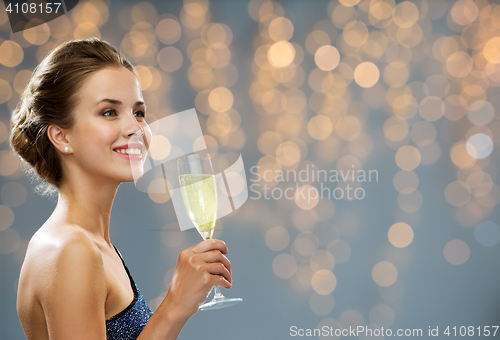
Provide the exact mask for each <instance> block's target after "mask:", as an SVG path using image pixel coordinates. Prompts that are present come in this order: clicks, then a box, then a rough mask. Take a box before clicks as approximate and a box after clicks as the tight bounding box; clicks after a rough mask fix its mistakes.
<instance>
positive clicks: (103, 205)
mask: <svg viewBox="0 0 500 340" xmlns="http://www.w3.org/2000/svg"><path fill="white" fill-rule="evenodd" d="M118 186H119V183H112V184H111V183H102V182H100V183H98V182H96V181H95V180H93V179H91V178H88V177H86V178H85V177H83V178H82V177H80V178H79V179H78V181H71V179H68V181H66V182H65V183H63V184H61V186H60V188H59V199H58V202H57V206H56V209H55V210H54V215H55V216H56V217H57V218H58V219H59V218H60V219H62V220H63V221H64V222H65V223H68V224H74V225H78V226H79V227H81V228H83V229H85V230H86V231H87V232H88V233H89V234H91V235H92V236H93V237H95V238H98V239H102V240H104V241H106V243H108V244H109V245H110V246H111V241H110V239H109V220H110V215H111V208H112V206H113V199H114V197H115V195H116V191H117V189H118Z"/></svg>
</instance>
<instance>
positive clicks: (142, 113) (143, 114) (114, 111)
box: [102, 109, 146, 118]
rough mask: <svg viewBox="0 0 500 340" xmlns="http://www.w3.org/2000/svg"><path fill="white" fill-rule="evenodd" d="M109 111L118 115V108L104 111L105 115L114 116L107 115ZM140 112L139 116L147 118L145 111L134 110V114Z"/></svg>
mask: <svg viewBox="0 0 500 340" xmlns="http://www.w3.org/2000/svg"><path fill="white" fill-rule="evenodd" d="M108 112H112V113H113V114H114V115H115V116H117V113H116V110H115V109H111V110H106V111H104V112H103V114H102V115H103V116H105V117H113V116H110V115H107V113H108ZM137 113H139V117H141V118H145V117H146V113H145V112H144V111H136V112H134V115H135V114H137Z"/></svg>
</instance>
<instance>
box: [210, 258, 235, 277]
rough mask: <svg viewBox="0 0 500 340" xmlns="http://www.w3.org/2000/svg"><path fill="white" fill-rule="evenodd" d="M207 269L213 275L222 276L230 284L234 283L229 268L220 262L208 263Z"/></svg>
mask: <svg viewBox="0 0 500 340" xmlns="http://www.w3.org/2000/svg"><path fill="white" fill-rule="evenodd" d="M205 269H206V271H207V272H208V273H210V274H212V275H221V276H223V277H224V278H225V279H226V280H227V281H228V282H232V281H233V280H232V278H231V273H230V272H229V270H227V268H226V267H225V266H224V265H223V264H222V263H220V262H215V263H207V264H206V265H205Z"/></svg>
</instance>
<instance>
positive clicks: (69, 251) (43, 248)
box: [19, 225, 104, 298]
mask: <svg viewBox="0 0 500 340" xmlns="http://www.w3.org/2000/svg"><path fill="white" fill-rule="evenodd" d="M103 270H104V269H103V262H102V255H101V252H100V251H99V248H98V247H97V246H96V244H95V243H94V242H93V241H92V239H91V238H90V237H89V236H88V235H87V234H86V233H85V232H84V231H83V230H81V228H79V227H78V226H74V225H57V226H55V225H44V226H43V227H41V228H40V229H39V230H38V231H37V232H36V233H35V235H34V236H33V237H32V239H31V240H30V243H29V245H28V249H27V251H26V256H25V259H24V263H23V266H22V269H21V277H20V282H19V284H20V288H21V285H22V284H24V285H25V286H26V288H28V287H29V288H30V290H31V292H32V293H35V295H36V296H37V297H38V298H41V297H42V296H43V295H44V292H46V290H47V289H48V288H50V286H51V285H53V284H54V283H55V281H57V280H58V278H64V277H66V276H67V275H72V272H73V271H75V272H76V271H80V272H83V273H85V272H88V271H90V272H94V273H95V274H100V273H102V271H103ZM99 272H100V273H99Z"/></svg>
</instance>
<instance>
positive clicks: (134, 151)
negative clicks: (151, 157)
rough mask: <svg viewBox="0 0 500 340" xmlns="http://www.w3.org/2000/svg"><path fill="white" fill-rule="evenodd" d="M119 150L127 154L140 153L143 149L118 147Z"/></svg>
mask: <svg viewBox="0 0 500 340" xmlns="http://www.w3.org/2000/svg"><path fill="white" fill-rule="evenodd" d="M116 151H117V152H119V153H121V154H126V155H140V154H141V149H118V150H116Z"/></svg>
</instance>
